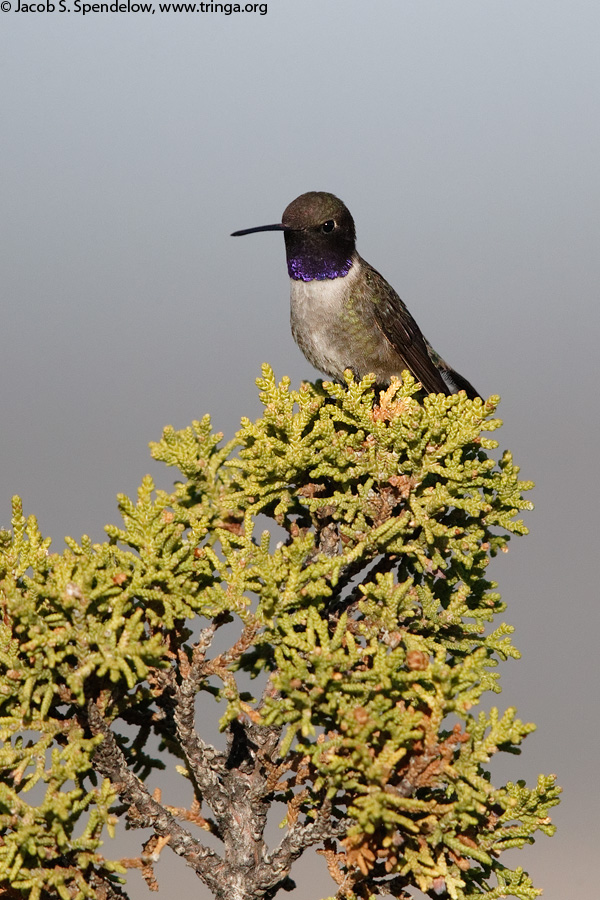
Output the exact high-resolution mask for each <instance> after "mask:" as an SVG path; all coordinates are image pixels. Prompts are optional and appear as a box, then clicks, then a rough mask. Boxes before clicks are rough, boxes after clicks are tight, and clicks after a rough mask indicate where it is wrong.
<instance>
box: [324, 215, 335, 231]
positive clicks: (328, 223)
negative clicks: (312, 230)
mask: <svg viewBox="0 0 600 900" xmlns="http://www.w3.org/2000/svg"><path fill="white" fill-rule="evenodd" d="M334 228H335V222H334V221H333V219H328V220H327V221H326V222H323V224H322V225H321V231H323V232H325V234H329V232H330V231H333V229H334Z"/></svg>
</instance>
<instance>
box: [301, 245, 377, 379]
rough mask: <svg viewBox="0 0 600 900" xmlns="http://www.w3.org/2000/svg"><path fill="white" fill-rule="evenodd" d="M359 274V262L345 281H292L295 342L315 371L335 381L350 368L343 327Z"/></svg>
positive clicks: (354, 263) (354, 265)
mask: <svg viewBox="0 0 600 900" xmlns="http://www.w3.org/2000/svg"><path fill="white" fill-rule="evenodd" d="M359 272H360V262H359V261H358V260H355V261H354V262H353V265H352V267H351V269H350V271H349V272H348V274H347V275H346V276H345V277H343V278H326V279H323V281H317V280H316V279H315V280H314V281H300V280H298V281H296V280H295V279H293V278H291V279H290V301H291V323H292V334H293V336H294V340H295V341H296V343H297V344H298V346H299V347H300V349H301V350H302V352H303V353H304V355H305V356H306V358H307V359H308V360H309V362H311V363H312V365H313V366H315V368H317V369H320V370H321V371H322V372H325V373H326V374H328V375H332V376H333V377H335V378H341V376H342V374H343V372H344V369H345V368H346V367H347V366H348V343H347V339H346V338H345V337H344V335H343V334H342V329H341V327H340V326H341V322H342V318H343V316H344V313H345V312H346V311H347V299H348V294H349V292H350V290H351V289H352V285H353V283H354V282H355V280H356V279H357V277H358V275H359Z"/></svg>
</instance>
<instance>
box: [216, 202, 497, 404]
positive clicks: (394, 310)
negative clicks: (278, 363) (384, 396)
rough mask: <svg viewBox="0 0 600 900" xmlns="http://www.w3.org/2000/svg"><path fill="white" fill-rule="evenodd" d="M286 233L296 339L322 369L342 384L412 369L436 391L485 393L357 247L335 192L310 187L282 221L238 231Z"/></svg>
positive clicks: (388, 376)
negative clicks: (438, 347) (347, 377)
mask: <svg viewBox="0 0 600 900" xmlns="http://www.w3.org/2000/svg"><path fill="white" fill-rule="evenodd" d="M256 231H283V236H284V239H285V251H286V256H287V265H288V273H289V276H290V289H291V322H292V334H293V336H294V340H295V341H296V343H297V344H298V346H299V347H300V349H301V350H302V352H303V353H304V355H305V356H306V358H307V359H308V361H309V362H310V363H311V364H312V365H313V366H314V367H315V368H316V369H319V370H320V371H321V372H324V373H325V374H326V375H329V376H331V377H332V378H334V379H336V380H338V381H341V380H343V374H344V370H345V369H351V370H352V372H353V374H354V376H355V377H356V378H362V377H364V376H365V375H367V374H369V373H373V374H374V375H375V378H376V382H377V384H381V385H387V384H389V382H390V380H391V378H392V376H394V375H395V376H397V377H400V376H401V374H402V371H403V370H404V369H408V370H409V371H410V372H412V374H413V375H414V377H415V378H416V379H417V380H418V381H420V382H421V384H422V386H423V388H424V389H425V390H426V391H428V392H429V393H444V394H452V393H454V392H456V391H460V390H464V391H466V393H467V396H468V397H470V398H471V399H474V398H475V397H478V396H479V394H478V393H477V391H476V390H475V388H474V387H473V385H471V384H470V383H469V382H468V381H467V380H466V379H465V378H463V377H462V375H459V374H458V372H456V371H455V370H454V369H453V368H451V366H449V365H448V364H447V363H446V362H444V360H443V359H442V358H441V357H440V356H439V355H438V354H437V353H436V352H435V350H434V349H433V347H432V346H431V344H430V343H429V342H428V341H427V340H426V338H425V337H424V336H423V334H422V332H421V329H420V328H419V326H418V325H417V323H416V322H415V320H414V319H413V317H412V316H411V314H410V313H409V311H408V309H407V308H406V306H405V305H404V303H403V302H402V300H401V299H400V297H399V296H398V294H397V293H396V291H395V290H394V289H393V287H391V285H389V284H388V283H387V281H386V280H385V278H384V277H383V276H382V275H380V274H379V272H377V271H376V270H375V269H374V268H373V267H372V266H370V265H369V263H368V262H366V261H365V260H364V259H363V258H362V257H361V256H360V255H359V254H358V253H357V251H356V229H355V227H354V219H353V218H352V216H351V214H350V211H349V209H348V208H347V207H346V205H345V204H344V203H342V201H341V200H339V199H338V198H337V197H335V196H334V195H333V194H328V193H326V192H324V191H309V192H308V193H306V194H301V195H300V196H299V197H296V199H295V200H293V201H292V202H291V203H290V205H289V206H288V207H286V209H285V210H284V213H283V216H282V219H281V224H279V223H278V224H276V225H262V226H259V227H258V228H246V229H244V230H242V231H234V232H233V236H238V235H242V234H252V233H253V232H256Z"/></svg>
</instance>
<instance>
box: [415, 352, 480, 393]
mask: <svg viewBox="0 0 600 900" xmlns="http://www.w3.org/2000/svg"><path fill="white" fill-rule="evenodd" d="M425 343H426V345H427V352H428V354H429V358H430V360H431V362H432V363H433V364H434V366H435V367H436V368H437V369H438V370H439V372H440V373H441V376H442V378H443V379H444V381H445V383H446V384H447V386H448V393H449V394H456V393H457V391H465V393H466V395H467V397H468V398H469V400H477V398H478V397H479V399H480V400H483V397H482V396H481V394H479V393H478V392H477V391H476V390H475V388H474V387H473V385H472V384H471V382H470V381H467V379H466V378H463V377H462V375H460V374H459V373H458V372H457V371H456V369H453V368H452V366H449V365H448V363H447V362H446V361H445V360H443V359H442V357H441V356H440V354H439V353H436V352H435V350H434V349H433V347H432V346H431V344H430V343H429V341H425Z"/></svg>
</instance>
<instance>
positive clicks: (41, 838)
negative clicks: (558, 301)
mask: <svg viewBox="0 0 600 900" xmlns="http://www.w3.org/2000/svg"><path fill="white" fill-rule="evenodd" d="M259 386H260V388H261V399H262V402H263V404H264V414H263V416H262V418H260V419H259V420H257V421H256V422H250V421H249V420H247V419H244V420H243V421H242V425H241V429H240V431H239V432H238V434H237V435H236V436H235V438H234V439H233V440H232V441H230V442H229V443H228V444H225V445H222V443H221V442H222V436H221V435H215V434H212V433H211V427H210V420H209V418H208V417H205V418H204V419H203V420H202V421H201V422H194V423H193V425H192V426H191V427H189V428H186V429H184V430H183V431H179V432H176V431H174V430H173V429H171V428H167V429H165V432H164V434H163V437H162V440H161V441H160V442H158V443H156V444H154V445H152V454H153V456H154V457H155V459H157V460H162V461H163V462H164V463H166V464H167V465H169V466H175V467H176V468H178V469H179V471H180V472H181V474H182V480H181V481H178V482H177V483H176V485H175V488H174V490H173V492H172V493H171V494H168V493H166V492H163V491H155V490H154V485H153V483H152V480H151V479H150V477H146V478H144V480H143V482H142V485H141V487H140V489H139V492H138V498H137V501H136V502H133V501H131V500H130V499H128V498H127V497H125V496H120V497H119V508H120V512H121V515H122V518H123V524H122V527H120V528H118V527H115V526H108V527H107V529H106V531H107V533H108V537H109V540H108V542H106V543H103V544H92V543H91V542H90V541H89V539H87V538H85V537H84V538H83V540H82V542H81V544H78V543H76V542H75V541H74V540H71V539H68V540H67V549H66V550H65V551H64V552H63V553H62V554H59V553H52V552H50V550H49V545H50V541H49V540H48V539H44V538H42V536H41V534H40V532H39V530H38V528H37V525H36V521H35V518H34V517H33V516H30V517H29V518H28V519H27V520H26V519H25V518H24V517H23V513H22V510H21V505H20V502H19V500H18V499H16V500H15V503H14V515H13V525H12V531H10V532H9V531H3V532H0V579H1V581H0V603H1V607H2V620H1V622H0V770H1V773H2V777H1V783H0V885H1V886H2V889H3V890H4V891H5V896H7V897H10V898H16V897H20V896H24V897H30V898H32V900H37V898H39V897H41V898H54V897H61V898H65V900H67V898H69V900H79V898H83V897H99V898H103V900H104V898H108V900H110V898H117V897H123V896H125V895H124V893H123V888H122V886H121V885H122V884H123V883H124V878H123V874H124V873H125V871H126V869H127V867H131V866H138V867H139V868H140V869H141V870H142V874H143V875H144V877H145V878H146V880H147V882H148V884H149V886H151V887H153V886H156V882H155V880H154V873H153V869H152V863H153V861H155V860H156V859H157V858H158V854H159V853H160V852H161V850H162V849H163V847H164V846H167V845H170V848H171V849H173V850H175V852H176V853H178V854H179V855H180V856H182V857H183V858H184V860H185V861H186V862H187V864H188V865H190V866H192V868H194V869H195V871H196V872H197V874H198V876H199V877H200V878H201V879H202V880H203V882H204V883H205V884H206V885H208V887H209V888H210V889H211V890H212V891H213V893H214V894H215V895H216V896H217V897H231V898H236V897H239V898H256V900H258V898H261V897H273V896H274V895H275V893H276V892H277V890H278V889H279V888H284V889H285V888H289V887H290V885H291V882H290V879H289V878H288V872H289V870H290V868H291V865H292V863H293V861H294V860H295V859H296V858H297V857H298V856H299V855H300V854H301V853H302V852H303V851H304V850H305V849H306V848H307V847H309V846H311V845H314V846H317V847H319V852H320V853H321V854H322V855H323V856H324V857H325V859H324V863H326V864H327V866H328V868H329V872H330V873H331V875H332V878H333V879H334V882H335V883H336V884H335V887H334V890H335V891H337V892H338V893H337V896H338V897H340V898H342V897H345V898H353V897H361V898H369V897H374V896H375V895H377V894H378V893H389V894H391V895H392V896H395V897H399V898H400V897H407V896H408V894H407V893H406V892H405V891H406V890H408V889H410V888H411V887H418V888H419V889H420V890H421V891H423V892H425V893H426V894H428V895H429V896H431V897H432V898H433V897H441V898H443V897H451V898H454V900H463V898H486V900H494V898H499V897H518V898H522V900H529V898H533V897H535V896H537V895H538V893H539V891H537V890H536V889H535V888H534V886H533V884H532V882H531V880H530V879H529V877H528V876H527V874H526V873H525V872H523V870H522V869H520V868H518V869H516V870H511V869H510V868H507V867H506V866H504V865H503V864H502V862H501V854H502V851H503V850H506V849H508V848H512V847H521V846H523V845H524V844H526V843H531V842H532V841H533V835H534V833H535V832H536V831H543V832H544V833H546V834H552V832H553V826H552V825H551V824H550V819H549V817H548V811H549V809H550V808H551V807H552V806H554V805H555V804H556V803H557V802H558V799H557V795H558V788H557V787H556V786H555V783H554V778H553V777H552V776H540V777H539V779H538V783H537V785H536V786H535V787H533V788H527V787H526V786H525V784H524V783H523V782H521V781H518V782H515V783H509V784H507V785H505V786H503V787H494V786H493V784H492V782H491V779H490V774H489V771H488V768H487V766H488V762H489V760H490V757H491V756H492V755H493V754H494V753H496V752H497V751H507V752H513V753H514V752H515V751H516V748H518V746H519V744H520V743H521V741H522V740H523V738H524V737H525V736H526V735H527V734H528V733H529V732H531V731H532V730H533V727H534V726H533V725H530V724H524V723H522V722H521V721H520V720H519V719H518V718H517V717H516V714H515V710H514V709H512V708H509V709H507V710H506V711H505V712H503V713H501V712H499V711H498V710H497V709H492V710H491V712H490V714H489V715H487V714H486V713H484V712H479V713H477V712H476V707H477V705H478V703H479V700H480V698H481V697H482V695H483V694H484V693H485V692H487V691H493V692H496V693H498V692H499V691H500V688H499V685H498V673H497V671H496V667H497V665H498V662H499V661H501V660H505V659H506V658H507V657H513V658H518V656H519V654H518V652H517V651H516V650H515V648H514V647H513V646H512V643H511V639H510V635H511V632H512V628H511V627H510V626H508V625H505V624H500V625H497V627H495V628H493V627H491V626H490V625H489V623H492V622H493V620H494V618H495V617H496V616H498V615H499V614H501V613H502V612H503V611H504V609H505V606H504V604H503V603H502V601H501V599H500V595H499V594H498V593H497V592H496V590H495V587H496V585H495V584H494V583H493V582H491V581H489V580H487V579H486V577H485V576H486V567H487V565H488V563H489V560H490V557H491V556H494V555H495V554H496V553H497V552H498V551H503V550H506V543H507V540H508V536H509V534H524V533H526V528H525V526H524V525H523V523H522V521H521V520H520V519H519V518H517V516H518V515H519V513H520V511H521V510H524V509H531V504H530V503H529V502H527V501H525V500H524V499H523V498H522V492H523V491H526V490H528V489H529V488H530V487H531V483H530V482H523V481H519V479H518V471H519V470H518V468H517V467H516V466H515V465H514V464H513V461H512V457H511V454H510V453H508V452H505V453H504V454H503V455H502V456H501V458H500V460H499V462H496V461H495V460H494V459H493V458H492V457H491V456H490V455H489V454H488V451H490V450H492V449H494V448H496V447H497V443H496V442H495V441H494V440H492V439H490V438H489V437H484V436H483V433H485V432H492V431H494V430H496V429H497V428H498V427H499V425H500V422H499V420H498V419H495V418H493V414H494V411H495V407H496V405H497V401H498V398H496V397H492V398H491V399H490V400H488V401H487V402H485V403H482V401H481V400H479V399H478V400H475V401H471V400H468V399H467V398H466V396H465V395H464V394H458V395H453V396H449V397H448V396H444V395H433V394H432V395H429V396H426V397H423V396H422V394H421V393H419V392H418V385H416V384H415V382H414V380H413V379H412V378H411V377H410V376H409V375H408V373H405V378H404V380H403V382H394V383H393V384H392V386H391V387H390V388H389V389H388V390H387V391H386V392H384V393H381V394H378V393H377V394H376V393H375V391H374V387H373V383H372V380H371V379H369V378H365V379H363V380H362V381H361V382H360V383H355V382H354V381H353V380H352V378H351V377H350V376H349V374H348V379H347V384H346V385H345V386H342V385H336V384H327V383H324V384H321V383H317V385H311V384H307V383H304V384H302V386H301V388H300V390H299V391H293V390H291V389H290V383H289V380H288V379H284V380H283V381H282V382H281V383H280V384H277V383H276V381H275V379H274V376H273V373H272V371H271V370H270V369H269V368H268V367H265V368H264V371H263V377H262V379H260V380H259ZM259 516H260V519H258V520H257V517H259ZM269 520H270V523H271V531H269V530H265V531H263V532H262V533H261V534H259V533H257V528H258V527H260V526H264V524H265V523H267V524H268V523H269ZM225 624H227V625H228V628H229V629H231V628H232V627H234V626H236V625H237V626H239V627H238V632H237V640H236V642H235V643H234V644H233V646H232V647H230V648H229V649H227V650H225V651H220V652H217V651H216V650H215V649H214V648H213V646H212V639H213V636H214V635H215V634H216V633H217V632H218V631H219V629H220V628H221V627H222V626H223V625H225ZM251 679H256V680H251ZM255 685H256V686H257V687H256V691H255V696H253V695H252V694H251V693H250V692H249V691H248V686H250V688H252V687H253V686H255ZM201 692H208V693H209V694H210V695H211V696H212V697H213V698H214V700H215V701H217V703H218V704H219V705H217V703H215V711H218V712H217V716H220V726H221V728H222V729H223V730H224V731H225V732H226V735H227V742H228V743H227V746H228V750H227V752H222V751H219V750H217V749H216V748H214V747H211V745H210V744H208V743H206V741H205V738H206V735H204V736H203V735H202V733H201V723H198V722H194V701H195V699H196V696H197V695H198V694H199V693H201ZM151 735H154V736H155V737H158V739H159V740H160V742H161V743H160V746H161V750H162V755H161V757H162V758H160V759H154V758H152V757H151V756H150V755H149V752H148V750H147V749H146V744H147V741H148V739H149V737H150V736H151ZM175 763H176V764H177V766H176V768H177V771H179V773H180V775H181V776H182V777H184V778H186V779H188V782H189V791H190V803H189V806H188V808H187V809H176V808H173V807H168V806H165V805H163V803H162V802H161V798H160V796H159V795H158V794H156V793H155V794H151V793H149V792H148V791H147V790H146V788H145V782H146V781H147V779H148V777H149V776H150V775H151V774H153V773H155V772H156V771H157V770H159V769H162V768H164V767H165V766H169V767H172V766H173V765H174V764H175ZM34 788H35V790H32V789H34ZM277 804H283V805H280V806H279V807H278V806H277ZM273 805H275V809H276V810H277V809H279V810H280V813H279V818H280V819H281V818H282V817H283V822H282V842H281V844H280V845H279V846H278V847H276V848H274V849H272V850H269V849H268V848H267V847H266V845H265V843H264V840H263V839H264V834H263V830H264V824H265V821H266V814H267V811H268V809H269V808H270V807H272V806H273ZM232 806H235V811H236V815H232ZM119 816H126V817H127V820H128V825H129V827H132V828H136V827H142V826H143V827H147V828H148V827H149V828H152V829H153V836H152V837H151V838H150V840H149V841H147V843H146V844H145V845H144V847H143V848H142V850H141V853H140V857H139V859H135V860H121V859H119V850H118V846H116V842H111V840H110V839H109V836H111V835H112V834H113V830H114V826H115V824H116V822H117V819H118V817H119ZM244 817H245V818H244ZM236 829H237V831H236ZM205 831H210V832H212V833H213V834H215V835H216V836H217V837H218V838H220V840H221V841H222V845H221V846H222V848H223V850H222V852H221V853H219V852H215V851H213V850H210V849H208V848H207V847H205V846H204V844H203V843H202V835H203V833H204V832H205ZM248 848H249V849H248ZM246 850H248V852H247V853H246ZM164 852H170V850H168V849H167V850H165V851H164Z"/></svg>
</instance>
